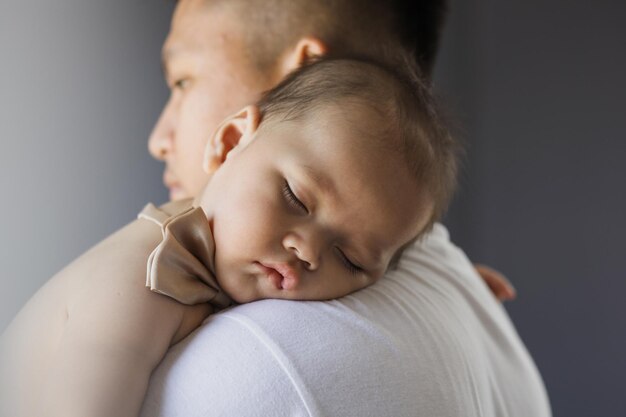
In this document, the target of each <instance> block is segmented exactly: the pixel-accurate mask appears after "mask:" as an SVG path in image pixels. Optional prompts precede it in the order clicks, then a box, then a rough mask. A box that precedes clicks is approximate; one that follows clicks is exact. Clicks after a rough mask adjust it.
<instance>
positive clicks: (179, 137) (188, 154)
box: [148, 0, 516, 301]
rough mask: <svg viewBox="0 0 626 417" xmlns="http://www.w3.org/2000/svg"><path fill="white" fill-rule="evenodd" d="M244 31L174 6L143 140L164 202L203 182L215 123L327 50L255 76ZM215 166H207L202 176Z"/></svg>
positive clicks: (297, 53)
mask: <svg viewBox="0 0 626 417" xmlns="http://www.w3.org/2000/svg"><path fill="white" fill-rule="evenodd" d="M245 30H246V28H245V27H244V25H243V24H242V23H241V22H240V20H238V19H237V18H236V16H233V15H232V14H231V13H229V11H228V10H224V9H223V8H221V7H212V6H209V5H207V2H206V0H184V1H180V2H179V3H178V5H177V7H176V10H175V12H174V16H173V18H172V27H171V30H170V33H169V35H168V37H167V39H166V41H165V44H164V45H163V54H162V59H163V69H164V75H165V79H166V82H167V85H168V87H169V89H170V98H169V100H168V102H167V104H166V105H165V108H164V109H163V111H162V113H161V116H160V118H159V120H158V122H157V123H156V125H155V127H154V129H153V131H152V134H151V135H150V140H149V142H148V147H149V150H150V153H151V154H152V156H153V157H154V158H156V159H158V160H161V161H163V162H164V163H165V172H164V174H163V182H164V183H165V186H166V187H168V188H169V190H170V199H172V200H179V199H182V198H187V197H195V196H197V195H198V194H199V193H200V191H201V190H202V189H203V187H204V185H205V184H206V182H207V181H208V178H209V176H208V175H207V173H206V172H205V171H204V170H203V167H202V160H203V156H204V154H205V150H206V152H207V153H214V154H218V153H217V152H213V151H212V150H211V148H210V146H211V145H210V144H208V147H207V142H208V138H209V137H210V135H211V133H212V132H213V131H214V130H215V129H216V127H217V126H218V124H219V123H220V122H221V121H222V120H223V119H225V118H226V117H227V116H229V115H230V114H232V113H234V112H236V111H238V110H239V109H240V108H243V107H244V106H245V105H246V104H249V103H253V102H255V101H256V100H257V99H258V98H259V96H260V94H261V93H262V92H263V91H265V90H268V89H269V88H271V87H273V86H274V85H275V84H276V83H278V82H279V81H280V80H281V79H282V78H283V77H284V76H285V75H286V74H288V73H289V72H290V71H292V70H293V69H295V68H297V67H298V66H300V65H302V64H303V63H304V62H306V61H307V60H309V59H311V58H313V57H315V56H319V55H323V54H325V53H326V51H327V49H328V47H327V45H325V44H324V42H322V41H321V40H320V39H318V38H316V37H313V36H311V37H305V38H301V39H299V40H298V41H296V42H294V43H293V44H292V45H291V46H290V47H288V48H287V49H286V50H284V51H283V53H282V54H281V56H280V57H279V60H278V61H277V62H276V64H275V65H274V67H273V69H271V70H270V71H268V72H266V73H263V72H260V71H259V70H257V69H256V68H255V67H254V65H253V64H252V63H251V62H250V59H249V58H248V57H247V56H246V51H245V42H244V36H243V34H244V31H245ZM221 162H222V161H219V160H215V161H214V164H213V166H212V167H209V168H210V169H209V172H210V171H212V169H215V168H216V167H217V166H218V165H219V164H220V163H221ZM476 270H477V271H478V273H479V274H480V275H481V277H482V278H483V279H484V280H485V282H486V283H487V285H488V286H489V288H490V289H491V290H492V291H493V293H494V294H495V296H496V297H497V298H498V299H499V300H501V301H505V300H511V299H514V298H515V296H516V294H515V289H514V288H513V286H512V285H511V284H510V283H509V282H508V281H507V280H506V278H505V277H504V276H503V275H502V274H500V273H499V272H498V271H496V270H494V269H492V268H489V267H486V266H483V265H476Z"/></svg>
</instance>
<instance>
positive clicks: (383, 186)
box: [198, 59, 456, 302]
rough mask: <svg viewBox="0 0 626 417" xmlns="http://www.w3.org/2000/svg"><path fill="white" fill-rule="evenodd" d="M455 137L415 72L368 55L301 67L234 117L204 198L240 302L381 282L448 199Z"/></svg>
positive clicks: (218, 145)
mask: <svg viewBox="0 0 626 417" xmlns="http://www.w3.org/2000/svg"><path fill="white" fill-rule="evenodd" d="M455 154H456V145H455V142H454V141H453V140H452V139H451V137H450V136H449V134H448V132H447V131H446V129H445V128H444V127H443V126H442V124H441V122H440V121H439V119H438V113H437V111H436V109H435V107H434V103H433V101H432V99H431V97H430V94H429V90H428V88H427V87H426V86H425V85H424V84H423V83H421V82H420V81H419V79H418V78H417V77H411V76H409V75H404V74H403V73H401V72H399V71H396V70H395V69H393V68H390V67H386V66H384V65H381V64H378V63H375V62H373V61H368V60H354V59H326V60H321V61H319V62H314V63H312V64H310V65H305V66H304V67H302V68H301V69H299V70H298V71H296V72H295V73H292V74H291V75H289V76H288V77H287V78H286V79H285V80H284V81H283V82H281V83H280V84H279V85H278V86H277V87H276V88H275V89H273V90H271V91H270V92H268V93H267V94H265V95H264V97H263V98H262V99H261V100H260V101H259V103H258V104H257V105H253V106H247V107H246V108H245V109H244V110H243V111H241V112H239V113H237V114H236V115H234V116H231V117H229V118H227V119H226V120H225V121H224V122H223V123H222V124H221V125H220V127H219V128H218V129H217V131H216V132H215V134H214V135H213V137H212V139H211V141H210V143H209V145H207V153H206V156H205V167H207V168H208V169H212V170H214V172H215V173H214V176H213V178H212V179H211V181H210V183H209V184H208V185H207V187H206V189H205V190H204V192H203V193H202V195H201V197H200V198H199V200H198V202H199V204H200V205H201V206H202V207H203V208H204V209H205V212H206V214H207V216H208V218H209V221H210V222H211V228H212V230H213V234H214V238H215V247H216V252H215V267H216V276H217V279H218V281H219V283H220V285H221V286H222V287H223V288H224V289H225V290H226V291H227V292H228V293H229V294H230V295H231V296H232V297H233V298H234V299H235V300H236V301H239V302H246V301H252V300H255V299H259V298H288V299H315V300H318V299H329V298H336V297H340V296H343V295H346V294H348V293H350V292H353V291H356V290H358V289H360V288H363V287H365V286H367V285H370V284H372V283H373V282H375V281H376V280H377V279H378V278H379V277H380V276H381V275H382V274H383V272H384V271H385V270H386V268H387V267H388V266H389V264H390V262H391V261H392V259H393V258H394V257H395V255H396V254H397V253H398V251H400V250H401V248H402V247H404V245H406V244H407V243H408V242H410V241H411V240H412V239H413V238H415V237H416V236H418V235H419V234H421V233H423V232H424V231H425V230H426V229H428V227H429V226H430V225H431V224H432V222H433V221H434V220H435V219H436V218H437V217H438V216H439V214H440V212H441V210H442V208H443V207H445V205H446V204H447V200H448V199H449V197H450V194H451V192H452V188H453V185H454V179H455V174H456V164H455V162H456V159H455Z"/></svg>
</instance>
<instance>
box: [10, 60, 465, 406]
mask: <svg viewBox="0 0 626 417" xmlns="http://www.w3.org/2000/svg"><path fill="white" fill-rule="evenodd" d="M207 149H211V151H210V152H209V153H207V155H205V158H204V162H205V170H206V171H207V172H209V173H213V174H212V177H211V180H210V181H209V183H208V185H207V186H206V187H205V189H204V191H203V192H202V194H201V195H200V196H199V197H198V198H196V199H195V200H193V201H192V200H183V201H178V202H172V203H168V204H166V205H164V206H161V207H159V208H157V207H155V206H153V205H148V206H146V208H145V209H144V210H143V211H142V212H141V213H140V215H139V218H138V220H136V221H135V222H133V223H131V224H129V225H127V226H126V227H124V228H123V229H121V230H119V231H118V232H117V233H115V234H113V235H111V236H110V237H108V238H107V239H105V240H104V241H102V242H101V243H99V244H98V245H97V246H95V247H94V248H92V249H91V250H89V251H88V252H87V253H85V254H84V255H82V256H81V257H80V258H78V259H77V260H76V261H74V262H73V263H72V264H70V265H69V266H68V267H66V268H65V269H64V270H63V271H61V272H60V273H59V274H57V275H56V276H54V277H53V278H52V279H51V280H50V281H49V282H48V283H47V284H46V285H44V286H43V287H42V288H41V289H40V290H39V291H38V292H37V293H36V294H35V295H34V296H33V298H32V299H31V300H30V301H29V302H28V304H27V305H26V306H25V307H24V308H23V309H22V311H21V312H20V313H19V314H18V316H17V317H16V318H15V320H14V321H13V323H12V324H11V325H10V326H9V328H8V329H7V331H6V332H5V334H4V335H3V336H2V340H1V342H0V343H1V344H0V348H1V349H2V350H1V352H0V355H1V357H0V360H1V363H0V366H2V369H3V371H2V372H3V381H2V386H0V389H1V390H2V395H5V397H6V398H2V399H0V401H1V402H0V404H1V405H0V407H1V410H0V411H1V412H2V413H1V414H2V415H7V416H8V415H10V416H44V415H45V416H63V417H68V416H81V417H82V416H91V417H95V416H117V417H122V416H136V415H137V414H138V413H139V410H140V407H141V404H142V401H143V396H144V394H145V390H146V387H147V384H148V380H149V377H150V374H151V372H152V370H153V369H154V368H155V367H156V366H157V365H158V363H159V362H160V360H161V359H162V358H163V356H164V355H165V353H166V351H167V349H168V348H169V347H170V346H171V345H173V344H175V343H176V342H178V341H179V340H181V339H182V338H184V337H185V336H186V335H188V334H189V333H190V332H191V331H193V330H194V329H195V328H196V327H198V326H199V325H200V323H201V322H202V321H203V320H204V319H205V318H206V316H207V315H208V314H211V313H212V312H215V311H217V310H219V309H223V308H227V307H228V306H229V305H231V304H235V303H247V302H250V301H254V300H260V299H265V298H282V299H289V300H327V299H333V298H338V297H342V296H344V295H347V294H350V293H352V292H354V291H357V290H359V289H362V288H365V287H367V286H369V285H371V284H373V283H375V282H376V281H377V280H378V279H379V278H380V277H381V276H382V275H383V273H384V272H385V270H386V269H387V268H389V267H390V265H393V263H394V260H395V259H396V257H397V256H398V255H399V254H400V252H401V251H402V249H403V248H404V247H405V246H406V245H408V244H409V243H411V242H412V241H413V240H414V239H416V238H418V237H419V236H420V235H421V234H423V233H424V232H425V231H427V230H428V229H429V228H430V226H431V225H432V224H433V223H434V222H435V221H436V220H437V219H438V218H439V217H440V215H441V213H442V212H443V210H444V209H445V207H446V205H447V203H448V201H449V198H450V196H451V194H452V189H453V186H454V182H455V176H456V156H455V155H456V149H457V146H456V144H455V142H454V141H453V140H452V139H451V137H450V135H449V134H448V132H447V130H446V129H445V128H444V127H443V126H442V124H441V121H440V120H439V118H438V115H437V112H436V110H435V107H434V103H433V100H432V98H431V96H430V93H429V91H428V89H427V88H426V87H425V86H424V85H423V84H422V83H421V82H420V81H419V79H418V77H416V76H413V75H411V72H410V71H408V70H407V71H404V70H402V71H398V70H396V69H393V68H388V67H386V66H383V65H381V64H378V63H375V62H372V61H369V60H362V59H325V60H320V61H317V62H314V63H312V64H309V65H306V66H304V67H303V68H301V69H300V70H298V71H296V72H295V73H293V74H291V75H290V76H289V77H287V78H286V79H285V80H284V81H283V82H282V83H281V84H279V85H278V86H277V87H276V88H274V89H273V90H271V91H269V92H268V93H266V94H265V95H264V96H263V98H262V99H261V100H260V101H259V102H258V103H257V104H255V105H251V106H248V107H246V108H245V109H243V110H242V111H240V112H239V113H237V114H235V115H233V116H231V117H230V118H228V119H227V120H225V121H224V122H223V123H222V124H221V125H220V127H219V128H218V130H217V131H216V132H215V133H214V135H213V137H212V138H211V144H210V146H208V147H207ZM146 287H147V288H146ZM150 290H151V291H150Z"/></svg>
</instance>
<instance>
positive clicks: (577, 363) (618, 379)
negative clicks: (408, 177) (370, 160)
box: [437, 0, 626, 417]
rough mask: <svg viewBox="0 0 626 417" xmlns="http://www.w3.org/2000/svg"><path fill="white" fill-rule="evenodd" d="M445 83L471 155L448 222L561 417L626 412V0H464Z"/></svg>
mask: <svg viewBox="0 0 626 417" xmlns="http://www.w3.org/2000/svg"><path fill="white" fill-rule="evenodd" d="M453 10H454V12H453V14H452V20H451V22H450V26H449V27H448V31H447V32H446V37H445V44H444V48H443V50H442V55H441V56H440V58H441V59H440V61H439V62H438V68H437V69H438V74H437V75H438V79H437V84H438V86H439V87H440V90H442V91H443V93H444V94H445V95H446V96H447V98H448V99H449V100H448V101H449V102H450V103H451V104H452V105H453V106H454V107H455V108H456V115H457V119H458V120H461V121H462V122H463V123H462V124H463V126H464V129H465V134H464V136H465V138H466V142H467V144H468V148H469V149H468V157H467V164H466V169H465V175H464V176H463V179H462V182H461V192H460V194H459V195H458V198H457V200H456V202H455V204H454V206H453V209H452V210H451V212H450V213H449V218H448V222H447V223H448V225H449V227H450V229H451V233H452V236H453V238H454V239H455V240H456V241H457V242H458V243H459V244H460V245H461V246H462V247H463V248H464V249H465V250H466V251H467V252H468V254H469V255H470V257H471V258H472V259H475V260H477V261H481V262H486V263H488V264H490V265H493V266H495V267H497V268H499V269H501V270H502V271H504V272H505V273H506V274H507V275H508V276H509V277H510V278H511V280H512V281H513V282H514V284H515V286H516V287H517V289H518V291H519V299H518V300H517V301H515V302H513V303H511V304H508V305H507V310H508V311H509V313H510V314H511V316H512V318H513V320H514V322H515V324H516V325H517V328H518V330H519V333H520V334H521V336H522V338H523V339H524V340H525V342H526V344H527V346H528V348H529V350H530V351H531V353H532V354H533V356H534V358H535V360H536V362H537V364H538V366H539V368H540V370H541V372H542V374H543V377H544V379H545V381H546V384H547V388H548V391H549V393H550V396H551V401H552V404H553V408H554V414H555V415H556V416H580V417H583V416H625V415H626V396H625V395H624V392H625V391H624V390H625V389H626V375H625V373H626V355H625V353H626V324H625V323H624V319H625V318H626V303H625V302H624V295H625V294H626V262H625V261H626V255H625V252H626V245H625V244H624V241H625V239H626V106H625V104H624V99H625V97H624V96H625V94H626V81H625V77H626V25H625V22H626V2H623V1H618V0H615V1H607V0H599V1H593V2H591V1H571V0H551V1H524V0H515V1H511V0H507V1H503V0H456V1H453Z"/></svg>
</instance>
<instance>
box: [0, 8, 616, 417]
mask: <svg viewBox="0 0 626 417" xmlns="http://www.w3.org/2000/svg"><path fill="white" fill-rule="evenodd" d="M171 8H172V6H171V4H170V3H168V2H153V1H148V0H136V1H131V2H128V1H122V0H109V1H100V0H57V1H55V2H50V1H44V0H33V1H29V2H24V1H18V0H3V2H2V3H0V133H1V135H2V136H1V137H2V139H1V142H0V143H1V144H2V148H1V152H0V155H1V158H2V159H1V161H0V162H1V163H0V190H1V191H2V202H1V204H0V219H1V220H2V225H1V230H2V232H1V233H0V265H2V269H3V272H2V274H1V275H0V279H1V281H0V284H1V288H2V290H1V294H0V329H3V328H4V327H5V326H6V325H7V323H8V321H9V320H10V318H11V317H12V316H13V315H14V314H15V313H16V312H17V310H18V309H19V307H20V306H21V305H22V304H23V303H24V302H25V301H26V300H27V299H28V297H29V296H30V295H31V294H32V293H33V292H34V291H35V290H36V289H37V288H38V287H39V286H40V285H41V284H42V283H43V282H44V281H45V280H46V279H47V278H48V277H50V276H51V275H52V274H54V273H55V272H56V271H58V270H59V269H60V268H62V267H63V266H64V265H65V264H67V263H68V262H69V261H71V260H72V259H73V258H75V257H76V256H77V255H79V254H80V253H81V252H83V251H84V250H85V249H87V248H88V247H90V246H91V245H93V244H94V243H96V242H97V241H99V240H100V239H102V238H103V237H105V236H106V235H108V234H109V233H110V232H112V231H113V230H115V229H116V228H118V227H120V226H121V225H123V224H124V223H126V222H128V221H130V220H131V219H133V218H134V216H135V214H136V213H137V211H139V210H140V209H141V207H142V206H143V205H144V203H145V202H147V201H154V202H162V201H165V200H166V192H165V190H164V189H163V188H162V186H161V180H160V175H161V166H160V164H158V163H157V162H154V161H152V160H151V158H150V157H149V155H148V153H147V150H146V141H147V137H148V134H149V132H150V129H151V127H152V124H153V123H154V121H155V120H156V118H157V117H158V114H159V111H160V109H161V106H162V105H163V104H164V102H165V100H166V97H167V91H166V89H165V87H164V83H163V81H162V80H161V71H160V67H159V50H160V45H161V42H162V41H163V39H164V37H165V33H166V30H167V27H168V21H169V16H170V13H171ZM624 22H626V3H624V2H621V1H617V0H615V1H608V0H599V1H594V2H587V1H568V0H553V1H534V2H533V1H523V0H514V1H513V0H507V1H504V0H500V1H495V0H481V1H478V0H464V1H461V0H456V1H453V13H452V16H451V20H450V22H449V25H448V27H447V30H446V34H445V38H444V45H443V49H442V53H441V56H440V60H439V63H438V67H437V74H436V83H437V86H438V89H439V91H440V92H441V94H442V95H443V96H444V98H445V101H446V103H447V104H448V105H449V107H450V108H451V109H452V110H451V114H452V115H453V117H454V119H455V120H456V121H457V124H458V125H459V126H461V127H462V128H461V129H460V130H461V131H462V136H463V137H464V138H465V141H466V142H467V145H468V154H467V160H466V164H465V169H464V171H463V177H462V180H461V189H460V192H459V194H458V197H457V198H456V200H455V202H454V205H453V208H452V209H451V211H450V213H449V216H448V219H447V221H446V223H447V224H448V226H449V227H450V229H451V233H452V237H453V239H454V240H455V241H456V242H458V243H459V244H460V245H461V246H462V247H463V248H464V249H465V250H466V251H467V252H468V254H469V255H470V256H471V257H472V259H474V260H476V261H481V262H485V263H488V264H490V265H493V266H495V267H497V268H499V269H501V270H502V271H504V272H505V273H506V274H507V275H508V276H509V277H510V278H511V280H512V281H513V282H514V284H515V286H516V287H517V289H518V291H519V299H518V300H517V301H515V302H513V303H510V304H507V309H508V311H509V312H510V314H511V316H512V318H513V320H514V322H515V323H516V325H517V327H518V329H519V332H520V334H521V336H522V337H523V339H524V340H525V342H526V343H527V346H528V348H529V350H530V351H531V353H532V354H533V356H534V358H535V360H536V362H537V364H538V366H539V368H540V370H541V372H542V374H543V377H544V379H545V381H546V385H547V388H548V391H549V393H550V397H551V401H552V405H553V408H554V414H555V415H556V416H581V417H583V416H585V417H587V416H618V415H619V416H622V415H626V396H625V395H624V388H625V387H626V377H625V376H624V373H625V372H626V359H625V358H624V357H625V355H624V354H625V352H626V332H625V328H626V326H625V325H624V317H625V314H626V304H625V303H624V302H623V301H622V298H623V296H624V294H626V281H625V278H626V267H625V266H624V261H623V260H624V258H625V256H624V255H623V252H624V244H623V238H624V234H625V232H626V220H624V215H625V214H626V191H625V189H626V187H625V182H626V163H625V162H624V161H625V160H626V144H625V141H624V139H625V138H626V120H625V119H626V117H625V115H624V103H623V96H624V93H625V92H626V81H624V77H625V75H626V54H625V51H626V24H625V23H624Z"/></svg>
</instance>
